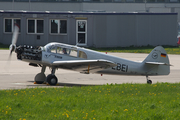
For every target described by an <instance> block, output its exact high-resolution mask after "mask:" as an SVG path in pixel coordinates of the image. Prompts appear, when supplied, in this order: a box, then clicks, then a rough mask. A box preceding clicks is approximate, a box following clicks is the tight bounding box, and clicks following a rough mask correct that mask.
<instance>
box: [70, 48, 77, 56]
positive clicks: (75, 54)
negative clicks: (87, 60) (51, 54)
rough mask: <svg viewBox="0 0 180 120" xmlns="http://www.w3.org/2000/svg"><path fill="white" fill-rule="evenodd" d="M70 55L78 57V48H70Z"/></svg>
mask: <svg viewBox="0 0 180 120" xmlns="http://www.w3.org/2000/svg"><path fill="white" fill-rule="evenodd" d="M69 55H70V56H73V57H77V50H70V51H69Z"/></svg>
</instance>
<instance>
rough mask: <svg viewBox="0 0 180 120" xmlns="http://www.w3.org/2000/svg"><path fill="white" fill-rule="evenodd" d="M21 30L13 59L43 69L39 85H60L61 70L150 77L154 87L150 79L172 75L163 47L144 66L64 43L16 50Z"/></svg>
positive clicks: (15, 32) (152, 53)
mask: <svg viewBox="0 0 180 120" xmlns="http://www.w3.org/2000/svg"><path fill="white" fill-rule="evenodd" d="M18 31H19V28H18V26H15V30H14V33H13V39H12V44H11V45H10V55H11V54H12V52H13V51H15V53H17V59H18V60H22V61H25V62H28V63H29V65H31V66H35V67H42V69H41V72H40V73H38V74H37V75H36V76H35V82H36V83H38V84H42V83H44V82H47V83H49V84H50V85H56V84H57V82H58V79H57V77H56V76H55V71H56V70H57V69H58V68H61V69H68V70H74V71H78V72H80V73H84V74H89V73H98V74H111V75H141V76H146V79H147V83H150V84H151V83H152V81H151V80H150V79H149V78H148V76H155V75H168V74H169V73H170V64H169V58H168V55H167V53H166V51H165V50H164V48H163V47H161V46H157V47H155V48H154V49H153V50H152V51H151V53H150V54H149V55H148V56H147V57H146V58H145V60H144V61H142V62H135V61H130V60H126V59H123V58H119V57H115V56H112V55H108V54H105V53H101V52H97V51H93V50H89V49H85V48H82V47H78V46H74V45H67V44H62V43H55V42H53V43H49V44H47V45H45V46H44V47H41V46H40V47H32V46H28V45H23V46H19V47H16V41H17V36H18ZM46 67H50V68H51V74H49V75H48V76H47V77H46V75H45V73H44V72H45V69H46Z"/></svg>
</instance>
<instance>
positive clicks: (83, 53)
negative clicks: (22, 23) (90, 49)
mask: <svg viewBox="0 0 180 120" xmlns="http://www.w3.org/2000/svg"><path fill="white" fill-rule="evenodd" d="M79 57H80V58H84V59H87V55H86V53H85V52H83V51H79Z"/></svg>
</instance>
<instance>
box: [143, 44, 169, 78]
mask: <svg viewBox="0 0 180 120" xmlns="http://www.w3.org/2000/svg"><path fill="white" fill-rule="evenodd" d="M143 64H145V67H146V68H151V70H149V71H148V72H147V74H157V75H168V74H169V73H170V64H169V58H168V55H167V53H166V51H165V50H164V48H163V47H162V46H157V47H155V48H154V49H153V50H152V51H151V53H150V54H149V55H148V56H147V57H146V58H145V60H144V61H143Z"/></svg>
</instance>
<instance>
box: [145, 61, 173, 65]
mask: <svg viewBox="0 0 180 120" xmlns="http://www.w3.org/2000/svg"><path fill="white" fill-rule="evenodd" d="M146 64H152V65H167V66H172V65H171V64H168V63H162V62H146Z"/></svg>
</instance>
